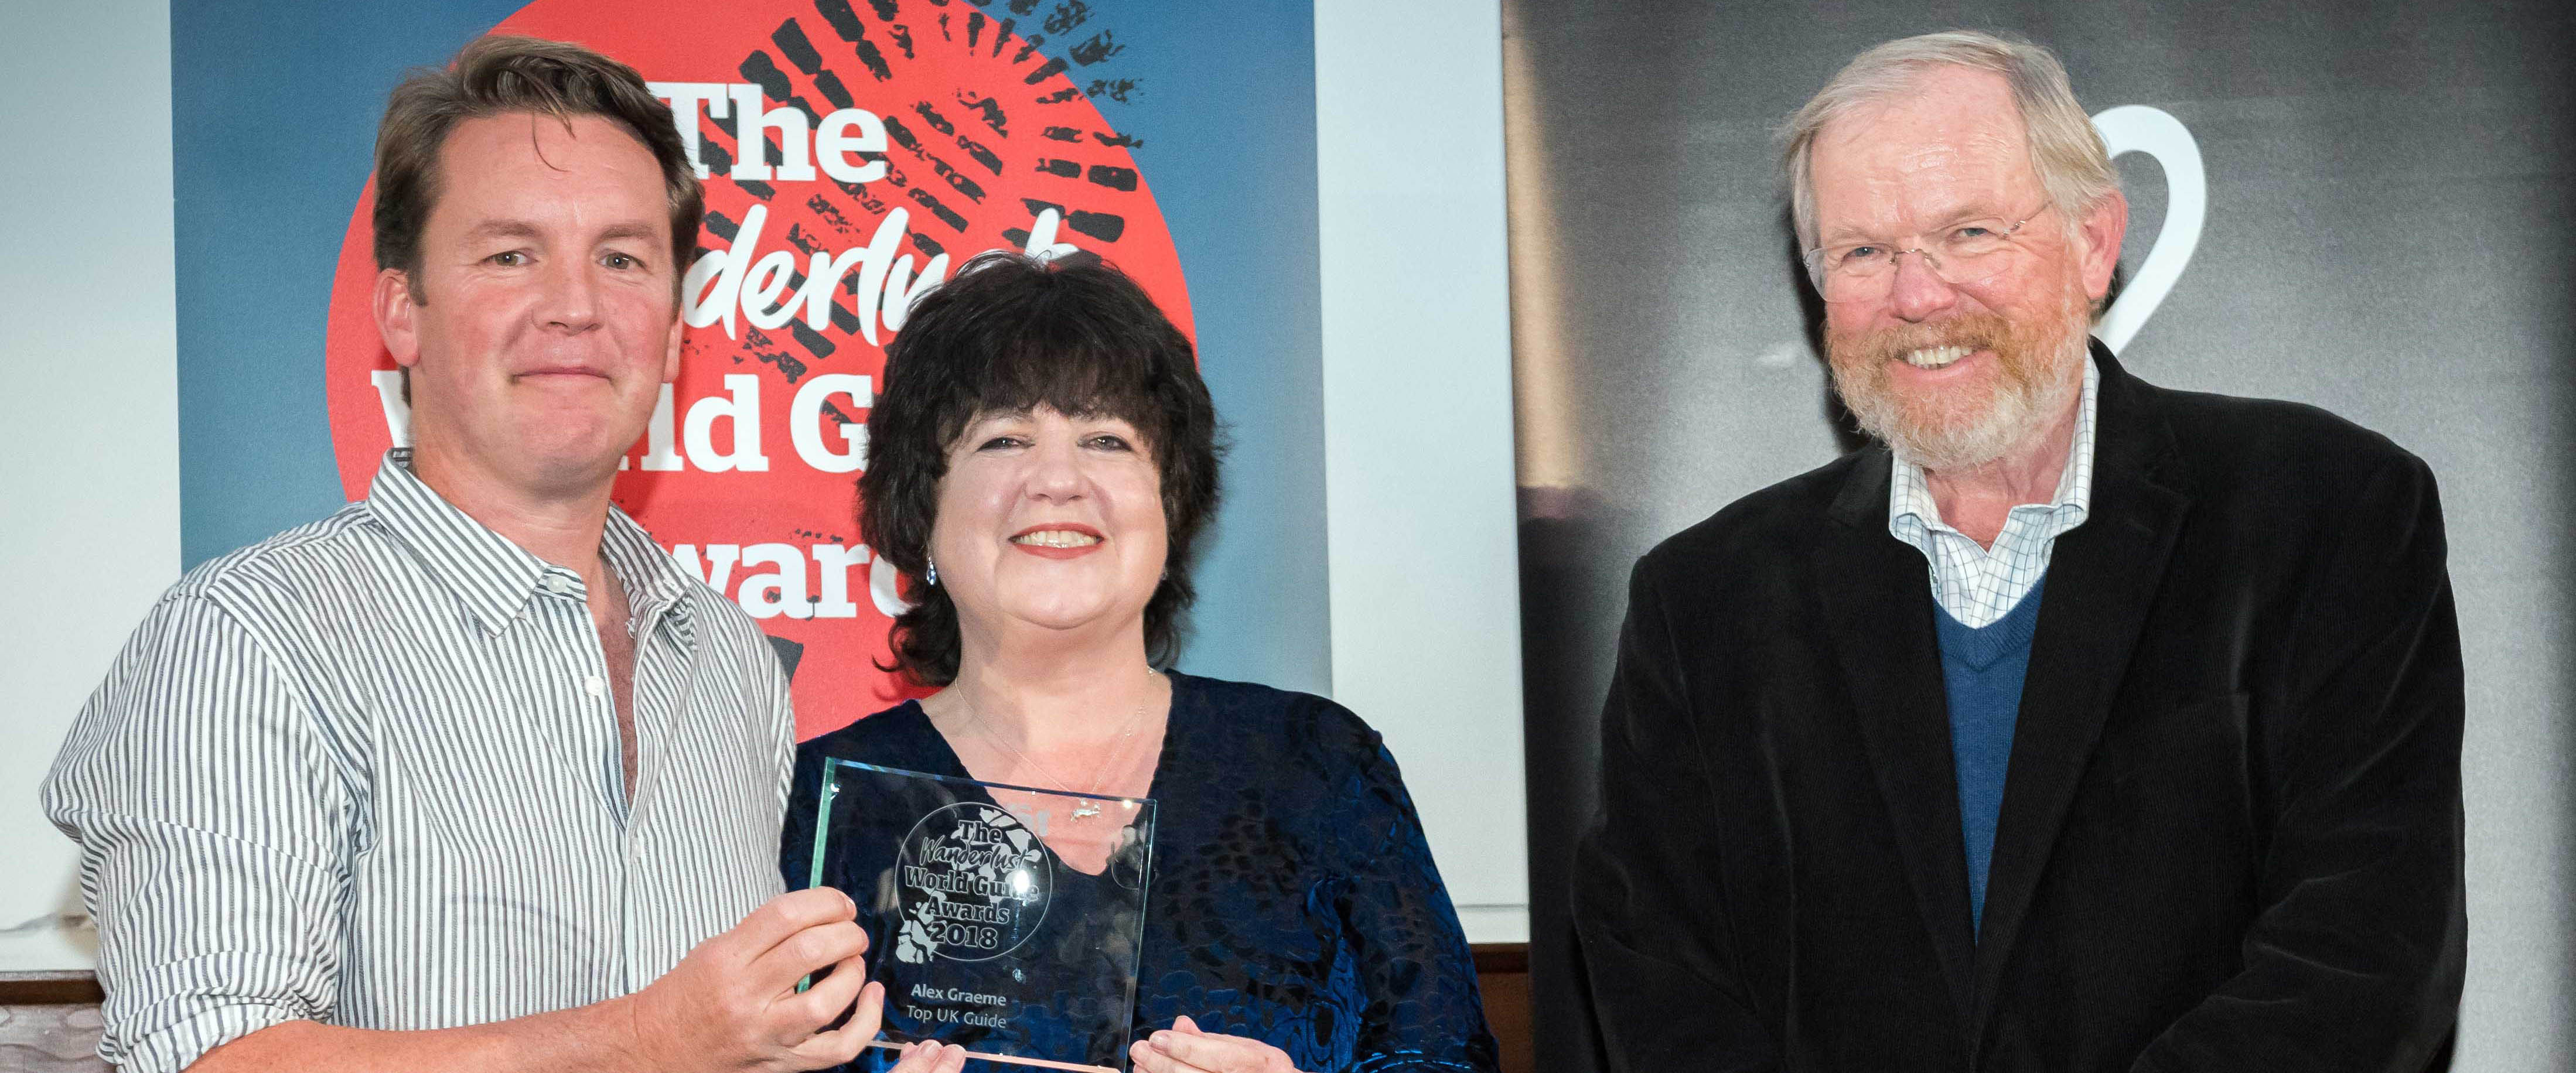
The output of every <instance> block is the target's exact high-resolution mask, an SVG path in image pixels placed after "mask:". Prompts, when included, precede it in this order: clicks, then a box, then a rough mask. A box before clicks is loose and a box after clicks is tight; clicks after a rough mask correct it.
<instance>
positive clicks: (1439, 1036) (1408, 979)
mask: <svg viewBox="0 0 2576 1073" xmlns="http://www.w3.org/2000/svg"><path fill="white" fill-rule="evenodd" d="M1370 738H1371V741H1370V749H1371V752H1370V755H1369V757H1368V758H1367V761H1366V763H1365V764H1364V766H1363V768H1362V770H1361V772H1360V774H1359V777H1358V785H1357V795H1356V796H1357V800H1356V803H1355V805H1354V809H1355V811H1356V812H1357V813H1358V816H1357V817H1355V821H1356V822H1353V823H1350V824H1347V825H1344V826H1343V830H1344V831H1346V832H1348V833H1349V836H1350V837H1348V838H1347V839H1346V840H1345V846H1344V850H1345V852H1348V853H1350V854H1352V856H1351V857H1350V858H1349V859H1348V861H1347V868H1348V875H1349V876H1350V881H1349V883H1348V884H1347V885H1345V887H1344V888H1343V894H1342V898H1341V900H1340V901H1341V904H1340V910H1341V914H1342V922H1343V926H1344V929H1345V934H1346V935H1348V936H1349V937H1350V941H1351V944H1352V947H1353V950H1354V953H1355V954H1356V960H1357V962H1358V970H1359V981H1358V982H1359V986H1360V988H1361V990H1362V992H1363V993H1364V994H1365V996H1366V999H1367V1005H1366V1007H1365V1009H1364V1012H1363V1014H1362V1017H1361V1027H1360V1036H1359V1041H1358V1048H1357V1050H1356V1057H1355V1060H1354V1061H1353V1062H1352V1064H1351V1066H1350V1067H1349V1070H1348V1073H1380V1071H1391V1070H1443V1071H1451V1070H1458V1071H1465V1070H1473V1071H1479V1073H1490V1071H1493V1070H1496V1069H1498V1068H1499V1066H1498V1064H1497V1059H1496V1057H1495V1047H1494V1037H1493V1033H1492V1032H1491V1031H1490V1030H1488V1029H1487V1027H1486V1025H1485V1005H1484V1002H1483V999H1482V997H1481V996H1480V994H1479V992H1478V990H1477V985H1476V962H1475V957H1474V955H1473V954H1472V953H1471V952H1470V951H1469V950H1468V949H1467V936H1466V934H1465V933H1464V932H1463V931H1461V930H1460V929H1459V927H1458V914H1457V911H1456V910H1455V909H1454V908H1452V907H1451V906H1450V904H1449V890H1448V888H1447V887H1446V886H1444V885H1442V883H1441V882H1440V869H1439V868H1438V867H1436V866H1435V865H1433V864H1432V862H1431V847H1430V845H1429V844H1428V843H1427V842H1425V841H1424V839H1423V834H1422V819H1421V817H1420V816H1419V815H1417V814H1416V813H1415V811H1414V808H1413V797H1412V795H1410V794H1407V793H1406V792H1405V790H1404V778H1403V776H1402V774H1401V773H1399V772H1398V771H1397V770H1396V766H1395V758H1394V757H1393V756H1390V755H1389V754H1388V753H1387V751H1386V748H1385V746H1383V745H1381V744H1377V742H1376V741H1375V735H1373V734H1372V735H1371V736H1370ZM1310 1073H1326V1071H1310ZM1331 1073H1341V1071H1331Z"/></svg>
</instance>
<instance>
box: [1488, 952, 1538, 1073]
mask: <svg viewBox="0 0 2576 1073" xmlns="http://www.w3.org/2000/svg"><path fill="white" fill-rule="evenodd" d="M1476 983H1477V985H1478V986H1479V987H1481V988H1483V989H1484V992H1485V1023H1487V1024H1489V1025H1492V1026H1493V1028H1494V1042H1495V1043H1496V1044H1499V1045H1500V1048H1501V1051H1502V1059H1503V1073H1536V1070H1537V1069H1538V1045H1537V1037H1535V1036H1533V1035H1532V1034H1531V1029H1532V1022H1533V1021H1534V1020H1535V1016H1534V1013H1535V1011H1534V1010H1533V1009H1532V1008H1531V1006H1530V975H1529V944H1528V943H1479V944H1477V946H1476Z"/></svg>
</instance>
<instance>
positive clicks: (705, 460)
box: [324, 0, 1196, 739]
mask: <svg viewBox="0 0 2576 1073" xmlns="http://www.w3.org/2000/svg"><path fill="white" fill-rule="evenodd" d="M1037 29H1038V28H1037V27H1020V26H1017V25H1016V24H1015V23H1013V22H1012V21H1010V20H1008V19H995V18H991V17H988V16H986V15H985V14H983V13H982V12H977V11H972V10H968V9H963V8H961V7H959V6H939V7H922V6H920V5H917V4H902V3H897V2H894V0H816V2H814V3H812V4H810V5H809V4H799V3H748V4H704V3H698V2H694V0H689V2H681V0H644V2H623V0H621V2H617V3H609V2H605V0H538V2H537V3H533V4H530V5H528V6H527V7H525V8H522V9H520V10H519V12H518V13H517V14H514V15H512V16H510V17H509V18H508V19H506V20H504V21H503V22H502V23H501V24H500V25H499V26H497V27H495V28H494V29H493V32H494V33H510V34H527V35H530V36H535V37H545V38H553V39H556V40H564V41H577V42H580V43H582V44H584V45H588V46H590V47H592V48H596V49H598V50H600V51H601V52H604V53H607V54H608V55H610V56H614V57H616V58H617V59H619V60H623V61H625V62H626V63H628V64H631V65H633V66H634V67H635V69H636V70H638V71H640V72H642V73H643V75H644V77H645V79H646V80H647V81H649V82H652V83H655V88H656V91H657V92H659V93H662V94H663V95H664V96H665V97H666V98H673V99H675V100H676V99H678V98H687V100H685V101H681V102H679V103H675V105H674V108H675V114H679V115H687V114H688V113H689V111H694V113H695V120H696V122H695V126H696V128H697V143H696V144H697V151H698V161H699V163H700V165H701V167H702V170H704V171H705V173H706V201H707V224H706V227H705V229H704V230H703V231H702V232H701V234H700V236H699V246H700V248H701V252H700V253H699V254H698V257H697V263H696V264H693V266H692V269H693V273H705V274H708V275H706V276H705V278H703V279H700V280H699V281H698V282H697V283H696V284H695V285H693V286H692V287H691V288H690V295H689V297H688V298H687V299H686V300H685V301H684V307H685V308H686V310H687V312H686V315H687V316H688V317H689V318H690V325H691V326H690V329H689V332H688V339H687V342H686V343H685V344H684V345H683V347H682V358H681V365H680V376H679V380H678V381H677V382H676V383H675V384H673V385H672V390H671V394H670V396H669V400H668V401H669V405H668V406H666V407H664V408H663V409H661V410H657V412H656V413H655V415H654V419H653V423H652V429H651V431H650V432H648V433H647V435H646V436H645V438H644V441H643V442H640V443H637V444H636V445H635V447H634V448H632V449H630V450H629V451H628V452H627V460H626V469H625V470H624V471H623V472H621V473H620V474H619V475H618V478H617V484H616V487H615V490H614V493H613V495H614V498H615V499H616V501H617V503H618V505H619V506H620V507H622V508H624V509H625V510H626V511H627V512H628V513H629V514H632V515H634V516H635V518H636V519H637V520H638V521H641V522H642V523H643V524H644V527H645V528H646V529H649V530H651V531H652V533H653V535H654V537H655V539H657V540H659V541H660V542H661V543H662V546H663V547H664V548H665V549H668V550H670V551H671V552H672V553H673V555H674V557H675V558H676V559H678V561H679V562H680V563H681V565H682V567H683V568H684V569H687V570H689V571H691V572H692V573H695V574H697V575H698V576H699V577H701V578H703V579H705V580H707V581H708V583H709V584H711V585H713V586H715V587H716V588H717V590H718V591H720V592H723V593H724V594H725V595H726V596H728V597H732V598H734V599H735V600H736V601H737V602H739V603H740V604H742V606H743V607H744V609H745V610H746V611H749V612H750V613H751V614H752V615H753V617H754V618H756V619H758V620H759V623H760V627H761V629H763V630H764V631H766V632H768V633H769V634H770V635H771V636H773V637H778V638H781V639H784V640H786V641H789V642H793V644H794V645H795V646H798V647H799V648H800V649H801V651H800V652H799V654H798V657H797V665H796V671H795V678H794V692H795V701H796V731H797V737H798V738H800V739H802V738H809V737H812V736H814V735H816V734H820V733H824V732H826V731H829V730H832V729H835V728H838V727H840V726H843V725H845V724H847V723H849V722H850V721H851V720H853V719H856V718H858V717H860V716H862V715H865V714H867V713H869V712H871V711H875V710H877V709H878V708H882V707H884V706H886V705H888V704H890V703H893V702H894V701H895V700H897V699H899V698H900V697H903V696H905V695H908V694H909V693H911V692H914V691H910V690H906V689H905V688H903V687H902V686H901V685H900V683H898V682H897V681H896V680H895V679H894V678H893V677H892V676H890V675H887V674H886V673H884V672H882V671H879V670H878V669H877V668H876V664H877V663H878V662H880V661H883V660H885V659H886V651H887V649H886V627H887V625H888V624H889V622H890V621H891V619H890V616H889V610H890V609H891V608H894V607H898V606H899V605H895V604H893V603H892V602H891V601H892V600H893V588H892V584H891V577H890V576H887V575H889V574H890V571H885V570H882V569H879V568H877V566H876V563H875V560H874V556H873V555H871V554H869V552H868V550H867V549H866V547H865V546H864V545H863V544H862V543H861V542H860V540H859V535H858V525H857V522H856V521H855V518H856V512H857V502H856V492H855V482H856V479H857V472H856V470H857V467H858V465H859V464H860V462H861V460H862V458H863V454H862V453H861V451H862V448H863V446H864V443H865V440H864V438H863V437H859V436H856V435H853V434H854V433H858V432H861V431H863V429H861V428H860V427H859V426H860V425H862V424H864V422H865V421H866V420H867V407H868V405H869V403H870V401H871V400H872V397H873V391H874V389H875V388H877V387H878V386H879V385H881V382H882V375H883V373H884V367H885V351H884V347H883V344H884V343H885V341H887V340H888V339H890V338H891V337H892V335H893V333H894V331H896V330H897V329H899V328H900V324H901V316H902V309H903V308H904V304H905V302H906V301H907V299H908V296H909V295H910V294H912V293H916V292H917V290H918V289H919V288H920V287H921V286H923V285H925V281H928V280H935V279H940V278H945V277H946V276H947V275H948V274H949V273H950V272H953V271H954V269H955V266H956V265H958V264H961V263H963V262H964V261H965V260H966V259H967V258H969V257H972V256H974V255H975V254H977V253H981V252H984V251H986V250H993V249H1011V250H1020V249H1028V248H1031V247H1032V243H1033V242H1037V243H1044V242H1046V240H1047V234H1046V233H1047V232H1048V231H1049V230H1050V229H1051V230H1052V231H1053V232H1054V236H1053V240H1054V242H1055V243H1059V244H1064V245H1070V246H1073V247H1076V248H1080V249H1084V250H1090V251H1093V252H1096V253H1098V254H1100V255H1101V256H1102V257H1104V258H1106V259H1108V260H1109V261H1110V262H1111V263H1114V264H1116V265H1118V266H1119V267H1120V268H1121V269H1123V270H1125V271H1126V272H1127V274H1128V275H1130V276H1132V277H1134V278H1135V280H1136V281H1137V283H1138V284H1140V285H1142V286H1143V287H1144V288H1145V290H1146V292H1147V293H1149V294H1151V295H1152V296H1153V297H1154V300H1155V301H1156V302H1157V303H1159V304H1160V305H1161V306H1162V308H1163V311H1164V312H1165V313H1166V314H1167V315H1169V316H1170V317H1171V318H1172V321H1173V323H1175V324H1177V325H1179V326H1180V328H1181V330H1182V332H1184V333H1185V334H1189V335H1191V336H1192V337H1193V338H1195V335H1196V332H1195V331H1194V330H1193V327H1192V324H1191V318H1190V309H1189V295H1188V291H1187V288H1186V287H1185V285H1184V283H1183V281H1182V278H1181V266H1180V256H1179V253H1178V251H1176V250H1175V249H1174V248H1173V245H1172V236H1171V232H1170V230H1169V228H1167V227H1166V226H1165V224H1164V222H1163V216H1162V213H1161V212H1160V210H1158V209H1157V208H1156V206H1155V203H1154V196H1153V192H1152V190H1151V188H1150V187H1149V186H1147V184H1146V183H1145V181H1144V179H1143V177H1142V175H1141V174H1140V173H1139V169H1138V168H1137V166H1136V162H1135V160H1134V158H1133V157H1132V156H1131V154H1130V153H1129V148H1130V146H1131V145H1134V144H1137V143H1135V142H1133V141H1132V140H1131V139H1130V138H1129V137H1128V136H1126V135H1124V134H1122V133H1121V132H1119V131H1117V130H1115V129H1113V128H1112V127H1111V126H1110V125H1109V124H1108V123H1107V121H1106V120H1104V119H1103V118H1102V116H1101V114H1100V112H1099V110H1098V109H1096V108H1095V107H1093V105H1092V102H1091V101H1090V99H1089V98H1088V97H1086V96H1085V95H1084V94H1083V92H1082V91H1081V90H1080V89H1078V88H1077V87H1076V86H1075V85H1074V83H1073V82H1072V81H1071V80H1070V79H1069V78H1067V77H1066V65H1065V63H1064V62H1062V61H1060V60H1057V59H1053V58H1051V57H1049V56H1048V55H1047V54H1046V53H1045V52H1042V51H1040V50H1039V49H1037V48H1036V47H1034V46H1032V45H1031V44H1030V42H1029V41H1028V40H1027V39H1026V37H1025V36H1024V35H1023V34H1022V33H1020V32H1018V31H1022V30H1029V31H1036V30H1037ZM1076 51H1079V50H1076ZM753 93H757V94H758V97H759V99H758V101H757V107H758V108H759V109H760V111H762V112H763V113H764V114H765V116H766V117H767V118H771V119H777V120H780V121H781V122H778V123H771V124H768V125H766V126H765V127H762V128H760V130H759V134H758V137H760V138H761V139H762V140H763V141H764V142H767V143H769V144H768V147H767V148H766V149H765V150H764V151H763V152H762V154H761V155H760V156H759V157H757V158H754V160H755V161H756V162H757V163H758V164H761V165H765V166H766V168H767V169H768V170H769V172H770V173H769V174H768V175H766V176H762V175H760V174H758V171H757V170H754V171H738V170H737V164H738V162H743V161H744V159H745V158H744V154H743V153H742V152H741V151H740V149H739V145H738V141H737V134H738V126H739V125H740V124H741V123H742V122H743V119H742V117H743V116H744V115H746V114H747V113H748V111H749V109H745V108H743V107H741V106H742V105H743V104H745V103H752V99H751V96H750V95H751V94H753ZM782 111H784V112H785V113H786V114H785V115H782V114H780V113H781V112H782ZM790 117H792V118H790ZM687 129H688V127H687V126H683V127H682V130H683V131H684V132H685V131H686V130H687ZM878 130H882V132H883V140H882V143H881V144H882V149H881V151H879V150H871V149H867V148H863V147H864V146H866V145H868V144H870V143H869V142H868V141H867V140H866V139H868V138H869V136H870V135H872V134H874V133H875V132H876V131H878ZM818 135H827V136H826V137H818ZM880 163H881V164H882V165H883V170H882V172H881V173H879V172H876V171H875V170H874V167H875V165H877V164H880ZM800 164H801V165H803V166H804V167H806V168H811V169H813V174H812V175H811V177H806V176H805V175H803V174H800V173H798V172H796V171H794V170H792V169H794V168H796V166H797V165H800ZM827 165H828V166H827ZM834 168H838V169H839V175H838V176H836V175H835V174H834V173H833V169H834ZM737 175H738V176H740V177H739V178H737V177H736V176H737ZM374 206H375V184H374V182H373V180H372V179H371V180H370V181H369V182H368V184H367V186H366V188H365V189H364V190H363V191H361V192H360V194H359V196H358V202H357V205H356V207H355V209H354V210H353V211H352V212H351V214H350V217H349V230H348V235H347V237H346V239H345V240H344V241H343V243H342V245H341V247H340V263H339V270H338V273H337V275H336V276H335V278H334V279H333V282H332V288H331V309H330V323H329V329H328V340H329V341H328V344H327V349H326V354H325V360H324V377H325V380H326V384H325V389H326V394H327V395H328V398H329V404H330V412H331V413H330V416H331V439H332V448H333V450H334V452H335V453H336V455H337V456H338V460H339V466H340V481H341V485H342V487H343V489H344V490H345V492H346V493H347V494H348V496H349V497H350V498H352V499H355V498H358V497H360V496H363V495H365V494H366V491H367V485H368V483H369V481H370V480H371V479H372V478H373V477H374V475H375V472H376V466H377V462H378V459H379V458H380V457H381V456H382V455H383V453H384V451H385V449H386V448H388V447H390V446H392V444H393V426H394V425H395V423H396V422H398V421H399V420H401V419H402V414H403V412H404V411H403V408H402V404H401V389H400V381H399V378H398V377H396V376H394V375H393V374H392V370H393V369H394V368H395V366H394V363H393V359H392V357H391V356H390V355H388V354H387V353H386V352H385V349H384V345H383V342H382V340H381V339H380V338H379V337H378V336H377V333H376V325H375V319H374V315H373V313H372V312H371V311H370V308H369V297H370V293H371V291H372V289H373V287H374V283H375V276H376V266H375V259H374V254H373V243H374V229H373V227H372V226H371V223H370V221H371V214H372V212H373V210H374ZM1032 232H1035V234H1034V235H1033V234H1032ZM746 240H748V241H746ZM818 256H819V257H820V258H822V261H821V264H822V265H823V266H824V267H823V270H822V271H820V272H817V271H815V268H816V265H817V260H816V259H817V257H818ZM727 258H732V259H733V261H732V263H731V265H730V268H731V271H722V269H724V268H726V266H727V261H726V260H725V259H727ZM711 259H712V260H711ZM764 264H766V265H769V266H771V267H770V268H767V269H764V268H763V267H762V266H763V265H764ZM844 265H846V267H845V268H843V270H842V271H841V272H839V273H838V274H837V276H836V277H835V278H836V281H837V282H836V284H834V285H817V284H814V283H812V282H811V281H812V280H813V279H814V278H815V277H818V276H833V275H834V272H833V271H832V269H833V268H835V267H842V266H844ZM781 268H783V269H784V270H783V271H781V270H779V269H781ZM697 278H698V277H697V276H696V275H694V274H693V279H697ZM782 280H783V283H782V282H781V281H782ZM825 300H828V303H829V305H828V307H823V306H821V305H820V304H819V303H820V302H822V301H825ZM889 310H891V311H892V312H891V313H889V312H888V311H889ZM782 314H784V316H782ZM818 314H819V315H820V317H821V319H822V321H823V323H822V325H821V326H820V327H819V328H818V327H815V326H814V325H813V323H812V320H811V318H813V317H815V316H816V315H818ZM755 317H757V318H758V322H757V323H755V320H754V318H755ZM862 378H863V379H862ZM755 426H756V427H755ZM872 579H873V581H874V584H871V581H872Z"/></svg>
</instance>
